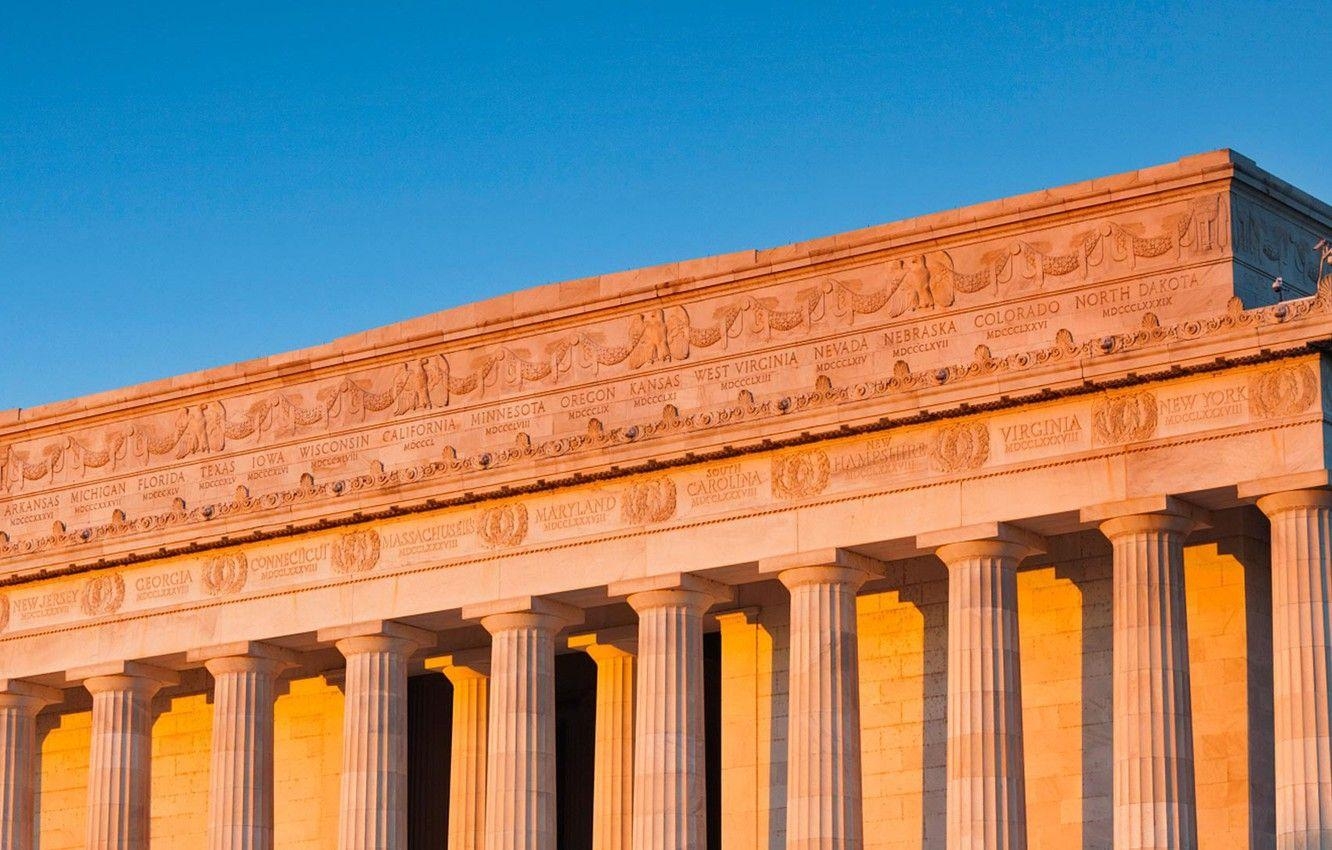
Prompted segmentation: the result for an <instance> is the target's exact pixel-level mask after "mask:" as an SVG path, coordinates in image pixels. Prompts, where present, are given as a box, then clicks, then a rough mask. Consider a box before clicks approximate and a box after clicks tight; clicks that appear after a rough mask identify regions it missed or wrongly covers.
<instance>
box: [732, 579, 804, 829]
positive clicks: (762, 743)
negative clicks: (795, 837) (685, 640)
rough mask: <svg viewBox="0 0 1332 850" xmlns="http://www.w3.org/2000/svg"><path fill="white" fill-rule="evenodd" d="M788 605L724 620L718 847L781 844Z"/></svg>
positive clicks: (783, 809)
mask: <svg viewBox="0 0 1332 850" xmlns="http://www.w3.org/2000/svg"><path fill="white" fill-rule="evenodd" d="M789 622H790V609H789V607H788V606H787V605H785V604H771V605H764V606H763V607H761V608H759V607H755V608H751V609H747V612H746V613H744V614H728V615H723V617H722V618H721V713H722V716H721V786H722V802H721V828H722V832H721V845H722V847H725V848H730V847H752V848H755V850H785V847H786V711H787V682H788V678H787V666H788V663H789V657H790V655H789V635H790V625H789Z"/></svg>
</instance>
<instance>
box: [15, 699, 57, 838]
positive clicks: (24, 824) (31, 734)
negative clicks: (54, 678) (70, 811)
mask: <svg viewBox="0 0 1332 850" xmlns="http://www.w3.org/2000/svg"><path fill="white" fill-rule="evenodd" d="M60 700H61V694H60V691H58V690H56V689H55V688H45V687H42V686H41V685H34V684H32V683H30V682H22V681H19V680H17V679H0V847H3V848H5V850H33V848H34V846H35V845H34V843H33V836H34V834H35V830H34V826H35V825H36V817H37V811H36V798H35V797H36V795H35V794H34V793H33V792H34V791H35V789H36V781H35V780H36V774H37V712H39V711H41V710H42V708H44V707H45V706H47V705H51V704H52V703H57V702H60Z"/></svg>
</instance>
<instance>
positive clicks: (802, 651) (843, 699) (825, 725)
mask: <svg viewBox="0 0 1332 850" xmlns="http://www.w3.org/2000/svg"><path fill="white" fill-rule="evenodd" d="M882 569H883V567H882V565H881V564H880V563H879V562H877V561H874V560H871V559H869V558H865V557H863V556H860V555H857V554H855V553H853V552H848V551H846V550H845V549H827V550H822V551H818V552H801V553H798V554H795V555H790V556H784V557H779V558H772V559H766V560H763V561H760V562H759V571H760V572H761V573H775V574H776V576H777V578H778V579H779V580H780V581H781V582H782V584H784V585H785V586H786V588H787V590H788V591H790V594H791V644H790V646H791V661H790V710H789V714H788V721H787V729H788V731H787V756H786V759H787V761H786V764H787V767H786V846H787V848H788V850H860V848H861V847H863V846H864V842H865V839H864V816H863V814H862V809H861V790H860V789H861V767H860V755H861V754H860V662H859V654H858V651H857V636H856V635H857V632H856V592H857V591H858V590H860V586H861V585H862V584H864V583H865V581H866V580H868V579H869V578H871V577H873V576H875V575H879V574H881V573H882Z"/></svg>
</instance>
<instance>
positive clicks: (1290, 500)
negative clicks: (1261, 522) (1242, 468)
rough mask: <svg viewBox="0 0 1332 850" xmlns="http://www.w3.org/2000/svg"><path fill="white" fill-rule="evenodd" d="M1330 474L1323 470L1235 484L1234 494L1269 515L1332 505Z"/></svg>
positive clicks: (1331, 477)
mask: <svg viewBox="0 0 1332 850" xmlns="http://www.w3.org/2000/svg"><path fill="white" fill-rule="evenodd" d="M1330 479H1332V475H1330V474H1329V473H1328V472H1327V471H1326V470H1320V471H1317V472H1299V473H1295V474H1294V475H1276V476H1273V477H1271V478H1260V479H1258V480H1256V481H1244V482H1241V483H1240V484H1238V485H1236V487H1235V492H1236V494H1237V495H1238V496H1239V497H1240V498H1241V499H1244V500H1246V501H1247V500H1249V499H1252V500H1254V503H1255V504H1256V505H1257V506H1258V510H1260V511H1262V512H1263V513H1264V514H1266V515H1267V516H1268V517H1269V518H1271V517H1272V516H1275V515H1276V514H1279V513H1281V512H1282V511H1288V510H1292V509H1295V508H1327V507H1332V489H1329V488H1332V480H1330Z"/></svg>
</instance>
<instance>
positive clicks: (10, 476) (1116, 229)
mask: <svg viewBox="0 0 1332 850" xmlns="http://www.w3.org/2000/svg"><path fill="white" fill-rule="evenodd" d="M1223 214H1224V211H1223V210H1222V198H1221V196H1220V195H1209V196H1206V197H1203V198H1197V199H1195V200H1194V201H1192V202H1191V203H1190V205H1189V207H1188V210H1187V212H1184V213H1180V214H1177V215H1175V216H1172V217H1171V218H1169V219H1168V220H1167V222H1166V225H1165V227H1164V229H1163V230H1162V232H1161V233H1159V234H1158V235H1155V236H1142V235H1139V234H1138V233H1137V232H1136V225H1132V224H1128V225H1126V224H1120V223H1118V222H1114V221H1104V222H1102V223H1100V224H1099V225H1096V226H1093V227H1091V228H1090V229H1089V230H1087V231H1085V232H1084V233H1081V234H1078V235H1076V236H1074V237H1073V238H1072V239H1071V240H1070V248H1071V250H1069V251H1068V252H1066V253H1062V254H1061V253H1048V252H1047V251H1045V250H1044V249H1042V248H1040V247H1038V246H1037V245H1036V244H1034V243H1030V242H1026V241H1022V240H1018V241H1015V242H1013V243H1012V244H1010V245H1009V246H1008V247H1007V248H1006V249H1000V250H995V251H991V252H988V253H987V254H985V255H984V256H983V257H982V261H981V267H980V268H979V269H978V270H976V271H972V272H961V271H959V270H957V269H956V268H955V265H954V261H953V259H952V256H951V255H950V254H949V253H948V252H947V251H944V250H937V251H931V252H926V253H924V254H921V255H912V256H909V257H905V258H902V259H898V260H895V261H891V262H889V263H888V264H887V266H888V268H889V270H888V271H887V272H886V276H887V278H888V280H887V281H886V282H885V283H884V284H883V285H882V287H881V288H877V289H870V290H866V289H865V288H864V287H863V285H862V282H861V281H860V280H843V279H839V277H838V276H837V275H831V276H827V277H825V278H823V279H822V280H820V281H816V282H815V283H813V284H811V285H810V286H808V287H806V288H804V289H801V290H799V291H797V292H796V294H795V296H794V300H793V303H791V304H790V305H787V306H782V305H781V304H780V303H778V301H777V299H776V298H773V297H768V296H759V295H743V296H739V297H738V298H736V300H734V301H732V302H730V303H728V304H724V305H722V306H720V307H717V308H716V309H715V310H714V311H713V314H712V319H713V322H712V324H710V325H708V324H701V323H699V322H698V321H696V320H695V318H694V317H692V316H691V314H690V312H689V309H688V308H686V307H684V306H680V305H673V306H670V307H665V308H661V309H657V310H649V311H647V312H645V313H641V314H639V315H637V316H634V317H632V318H630V319H629V320H628V327H627V328H626V329H625V331H624V335H623V341H622V342H620V343H618V344H610V343H606V342H605V341H604V340H603V338H602V334H601V333H600V332H595V331H584V330H580V331H575V332H573V333H571V334H569V335H568V336H566V337H562V338H560V339H557V340H554V341H551V342H549V343H547V344H546V345H545V347H544V353H543V354H542V355H533V354H531V353H530V352H529V351H528V350H526V349H522V348H515V347H513V346H500V347H498V348H495V349H492V350H489V351H484V352H482V353H480V354H478V355H477V356H475V357H474V358H473V360H472V362H471V363H470V369H466V370H460V369H457V368H456V365H457V364H455V363H454V362H453V361H451V360H450V359H449V356H446V355H445V354H431V355H427V356H417V357H413V358H411V359H408V360H406V361H404V362H402V363H399V364H397V365H395V366H392V367H387V372H385V370H383V369H380V370H376V371H374V372H365V373H360V374H357V375H347V376H343V377H340V378H334V379H330V380H329V381H328V382H327V383H325V384H323V385H322V386H318V387H316V388H312V389H310V390H307V391H306V392H309V393H310V394H311V395H312V396H313V403H310V402H307V400H306V396H305V395H304V394H302V393H300V392H294V391H291V390H276V391H274V392H272V393H270V394H268V395H266V396H263V397H257V398H256V397H253V396H249V397H246V396H242V397H238V398H232V399H219V400H213V401H207V402H202V403H200V404H195V405H189V406H187V407H185V408H183V409H181V410H179V411H177V412H176V413H175V415H174V416H173V417H171V420H170V422H169V424H166V426H165V428H164V427H163V423H161V422H159V421H157V419H156V418H155V419H152V420H150V419H146V418H145V419H138V420H134V421H131V422H127V423H121V424H117V425H113V426H110V427H108V428H106V429H104V430H101V431H98V432H81V433H77V434H73V435H64V436H61V437H58V438H56V439H55V440H54V441H52V442H48V443H46V444H44V445H41V446H35V445H31V444H6V445H0V492H13V491H14V490H16V489H18V490H22V489H23V487H24V485H25V483H26V482H38V481H48V482H50V483H55V476H56V475H59V474H65V473H70V474H72V475H75V476H78V477H82V476H83V475H85V474H86V471H87V470H90V469H92V470H98V469H105V468H108V467H109V468H110V469H111V470H112V471H116V470H118V469H120V468H121V466H122V465H132V466H133V468H136V469H142V468H146V467H148V466H149V465H150V464H151V463H152V462H153V459H154V458H157V457H162V458H172V459H176V460H180V459H184V458H187V457H192V456H196V455H203V454H210V453H211V454H216V453H218V452H222V451H225V450H226V449H227V444H228V441H237V440H244V439H247V438H250V437H254V438H255V442H256V444H257V442H258V441H259V439H261V438H263V437H266V436H275V437H290V436H294V435H296V434H299V433H301V432H303V431H306V430H309V429H311V428H316V427H318V428H322V429H327V428H329V427H332V426H334V425H335V424H337V423H344V424H345V423H361V422H366V421H367V419H368V418H371V417H378V418H383V419H389V418H393V417H397V416H404V415H407V414H410V413H414V412H420V411H424V410H439V409H444V408H447V407H449V406H450V404H452V403H453V399H454V397H455V396H468V395H475V396H476V397H477V398H478V399H480V398H484V397H485V395H486V393H487V391H494V390H495V389H497V388H499V387H503V388H505V389H506V390H521V389H524V388H526V387H528V386H530V385H532V384H535V383H538V382H552V383H555V382H558V381H559V380H560V378H561V377H563V376H565V375H568V374H570V373H572V372H573V371H574V370H579V371H583V372H592V373H594V374H595V373H596V372H597V370H599V369H601V368H605V367H611V366H618V365H621V364H623V365H625V366H627V367H628V368H629V369H633V370H637V369H641V368H643V367H644V366H648V365H651V364H656V363H670V362H679V361H681V360H686V359H688V358H689V357H690V356H691V353H692V351H693V349H696V348H709V347H712V346H714V345H718V344H720V345H722V346H723V347H725V346H726V345H727V343H728V341H730V340H732V339H737V338H739V337H741V336H742V335H745V334H749V335H751V336H754V337H759V338H763V339H768V338H771V334H772V332H773V331H778V332H788V331H793V330H796V329H799V328H802V327H803V328H806V329H813V328H814V327H815V325H816V324H818V323H820V322H823V321H826V320H828V319H829V318H831V319H834V320H841V321H842V322H843V323H847V322H854V320H855V319H856V317H858V316H866V315H873V314H876V313H879V312H881V311H882V312H886V313H887V315H888V316H889V317H896V316H899V315H903V314H905V313H910V312H916V311H919V310H929V309H936V308H945V307H950V306H952V304H953V303H954V300H955V298H956V293H959V292H960V293H964V294H970V293H975V292H980V291H981V290H983V289H986V288H994V289H995V291H996V295H997V294H998V293H999V287H1000V286H1002V285H1005V284H1009V283H1011V282H1013V281H1014V280H1019V279H1020V280H1025V281H1027V282H1028V284H1026V285H1025V286H1026V287H1027V288H1030V287H1031V286H1035V287H1036V288H1037V289H1040V288H1043V287H1044V286H1045V280H1046V278H1047V277H1064V276H1067V275H1071V274H1073V273H1074V272H1078V271H1081V272H1082V273H1083V276H1084V277H1085V276H1086V274H1087V271H1088V269H1089V268H1091V267H1094V266H1098V265H1100V264H1101V263H1103V262H1105V261H1106V258H1107V257H1108V258H1109V259H1110V260H1112V261H1114V262H1121V263H1127V264H1129V266H1130V267H1132V266H1133V265H1134V264H1135V263H1136V262H1137V261H1138V260H1139V259H1143V258H1153V257H1159V256H1162V255H1164V254H1166V253H1168V252H1170V251H1171V250H1174V251H1175V252H1176V254H1178V253H1179V250H1180V249H1181V248H1182V247H1196V248H1199V249H1205V250H1210V249H1212V248H1213V247H1216V245H1215V244H1213V241H1212V239H1210V238H1203V237H1202V236H1199V234H1204V233H1212V232H1215V231H1216V230H1217V227H1216V224H1217V221H1218V220H1219V218H1220V217H1221V216H1222V215H1223ZM1204 243H1205V244H1204ZM1218 244H1219V243H1218ZM451 356H453V357H454V358H455V359H456V358H457V357H458V356H459V355H451ZM377 386H379V387H382V388H379V389H376V387H377ZM381 414H382V416H381Z"/></svg>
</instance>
